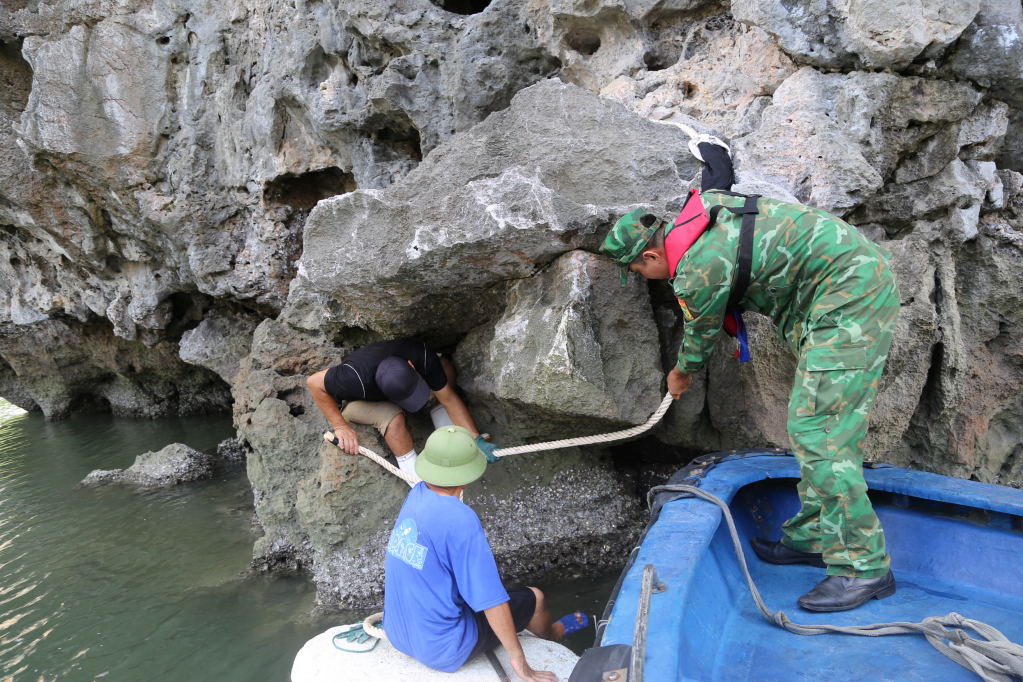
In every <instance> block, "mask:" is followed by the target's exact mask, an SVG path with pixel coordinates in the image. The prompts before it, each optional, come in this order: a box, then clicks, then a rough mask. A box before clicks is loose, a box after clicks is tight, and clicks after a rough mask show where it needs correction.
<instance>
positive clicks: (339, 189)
mask: <svg viewBox="0 0 1023 682" xmlns="http://www.w3.org/2000/svg"><path fill="white" fill-rule="evenodd" d="M356 188H357V187H356V184H355V177H354V176H353V175H352V174H351V173H346V172H344V171H343V170H341V169H340V168H337V167H331V168H322V169H320V170H315V171H310V172H308V173H302V174H300V175H296V174H294V173H285V174H284V175H279V176H278V177H276V178H274V179H273V180H271V181H270V182H268V183H267V185H266V189H265V190H264V192H263V196H264V198H265V199H266V201H267V202H268V203H271V204H278V205H284V206H289V207H291V208H292V209H293V210H296V211H308V210H310V209H312V207H313V206H315V205H316V203H317V202H319V201H320V200H321V199H327V198H329V197H333V196H337V195H338V194H346V193H348V192H353V191H355V189H356Z"/></svg>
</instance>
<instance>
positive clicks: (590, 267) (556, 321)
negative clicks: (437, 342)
mask: <svg viewBox="0 0 1023 682" xmlns="http://www.w3.org/2000/svg"><path fill="white" fill-rule="evenodd" d="M618 273H619V270H618V267H617V266H616V265H615V264H614V263H612V262H611V261H610V260H609V259H607V258H601V257H598V256H595V255H593V254H590V253H586V252H584V251H572V252H570V253H567V254H565V255H564V256H561V257H560V258H559V259H558V260H556V261H554V263H552V264H551V265H550V266H548V267H547V268H546V269H545V270H543V271H542V272H541V273H539V274H538V275H535V276H533V277H531V278H528V279H524V280H521V281H519V282H517V283H516V284H515V285H514V286H512V287H511V288H510V289H509V291H508V297H507V303H506V305H505V309H504V314H503V315H502V316H501V318H500V319H499V320H498V321H497V323H496V324H494V325H485V326H483V327H479V328H477V329H474V330H472V331H470V332H469V334H468V335H467V336H466V338H465V339H464V340H463V341H462V342H461V343H460V344H459V346H458V352H457V353H456V354H455V362H456V363H457V365H458V366H459V368H460V369H461V378H460V386H461V387H462V388H463V389H465V391H466V393H467V394H468V395H469V397H470V399H471V400H472V401H473V402H474V403H477V404H479V405H480V406H482V407H484V408H485V412H486V413H487V414H488V415H489V416H490V417H491V418H492V419H493V420H494V421H495V422H496V424H495V425H494V427H493V428H492V427H491V426H489V425H488V426H487V427H486V428H487V430H490V431H494V433H495V434H496V435H498V436H499V437H500V439H501V442H502V443H504V442H507V441H508V439H513V440H515V441H521V440H523V439H524V438H526V437H535V438H549V437H552V436H555V435H559V436H560V435H564V434H573V435H585V433H586V432H588V431H600V430H603V431H609V430H612V429H614V428H615V426H619V425H623V424H639V423H642V422H644V421H646V419H647V417H649V416H650V414H651V413H652V412H653V411H654V410H655V409H657V405H658V404H659V403H660V399H661V396H662V395H663V394H662V393H661V391H660V388H661V385H662V382H663V374H662V372H661V368H660V361H659V357H658V354H659V351H658V346H657V328H656V326H655V325H654V319H653V315H652V312H651V307H650V296H649V294H648V292H647V287H646V283H645V282H643V281H641V280H640V278H638V277H637V276H636V275H631V276H630V278H629V282H628V286H626V287H622V285H621V281H620V279H619V274H618Z"/></svg>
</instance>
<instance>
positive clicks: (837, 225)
mask: <svg viewBox="0 0 1023 682" xmlns="http://www.w3.org/2000/svg"><path fill="white" fill-rule="evenodd" d="M700 197H701V199H702V200H703V204H704V206H705V207H706V209H707V210H708V211H709V210H710V208H711V207H712V206H716V205H718V204H724V205H726V206H742V205H743V202H744V201H745V200H744V199H743V198H742V197H735V196H730V195H728V194H724V193H721V192H718V191H716V190H710V191H707V192H704V193H702V194H701V195H700ZM757 209H758V210H759V214H758V215H757V217H756V231H755V238H754V242H753V267H752V272H751V276H750V284H749V288H748V289H747V290H746V295H745V297H744V298H743V300H742V307H743V308H744V309H746V310H753V311H755V312H759V313H763V314H764V315H768V316H770V317H772V318H774V321H775V323H776V324H777V325H778V337H779V338H780V339H781V340H782V341H784V342H785V343H787V344H788V345H789V348H791V349H792V352H793V353H794V354H797V355H798V354H799V348H800V342H801V340H802V338H803V336H804V334H805V333H806V331H807V330H808V328H812V325H813V324H814V323H815V322H816V321H817V320H819V319H820V318H821V316H823V315H825V314H826V313H828V312H829V311H831V310H834V309H835V308H838V307H839V306H841V305H843V304H844V303H846V302H848V301H851V300H854V299H857V298H861V297H864V296H868V295H870V293H871V291H872V290H873V289H874V288H876V287H877V286H878V285H880V284H881V283H882V282H884V281H886V279H890V278H891V271H890V270H889V269H888V259H889V257H890V256H891V254H889V253H888V252H887V251H885V250H884V249H882V248H881V247H879V246H877V245H876V244H874V243H873V242H871V241H870V240H868V239H867V238H866V237H864V236H863V235H861V234H860V233H859V231H858V230H857V229H856V228H854V227H852V226H851V225H849V224H848V223H846V222H844V221H842V220H840V219H839V218H836V217H835V216H833V215H831V214H829V213H825V212H824V211H821V210H820V209H816V208H809V207H807V206H800V205H798V204H790V203H787V202H784V201H777V200H775V199H767V198H761V199H759V200H758V202H757ZM741 224H742V216H739V215H735V214H733V213H731V212H730V211H727V210H722V211H720V213H719V214H718V219H717V223H716V224H715V225H714V226H713V227H712V228H711V229H709V230H707V231H706V232H704V233H703V235H701V236H700V238H699V239H698V240H697V241H696V243H695V244H693V245H692V247H690V248H689V250H688V251H687V252H686V254H685V255H684V256H683V257H682V259H681V260H680V261H679V263H678V267H677V268H676V270H675V277H674V278H672V287H673V289H674V290H675V296H676V297H677V298H678V301H679V304H680V305H681V306H682V314H683V316H684V317H685V320H686V328H685V338H684V339H683V341H682V345H681V346H680V347H679V350H678V366H679V369H680V370H681V371H683V372H685V373H687V374H689V373H692V372H694V371H696V370H698V369H700V368H701V367H703V366H705V365H706V364H707V362H708V361H709V360H710V356H711V352H712V351H713V350H714V344H715V343H717V339H718V336H719V335H720V334H721V325H722V323H723V321H724V315H725V306H726V304H727V302H728V294H729V291H730V290H731V282H732V276H733V272H734V270H735V260H736V256H737V253H738V244H739V227H740V225H741Z"/></svg>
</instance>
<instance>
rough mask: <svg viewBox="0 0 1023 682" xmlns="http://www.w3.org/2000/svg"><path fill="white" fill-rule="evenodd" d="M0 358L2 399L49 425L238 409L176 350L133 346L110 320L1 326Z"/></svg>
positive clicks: (164, 345) (166, 345)
mask: <svg viewBox="0 0 1023 682" xmlns="http://www.w3.org/2000/svg"><path fill="white" fill-rule="evenodd" d="M0 356H3V358H4V360H5V363H4V366H3V367H2V368H0V376H2V377H3V379H2V381H3V382H4V383H3V390H4V393H3V394H2V395H3V396H4V397H5V398H6V399H8V400H10V401H11V402H14V403H15V404H17V405H19V406H21V407H24V408H25V409H33V407H32V406H33V405H34V406H35V407H34V409H41V410H42V411H43V414H44V415H45V416H46V418H47V419H61V418H64V417H66V416H68V415H69V414H70V413H71V412H72V411H95V410H109V411H111V412H113V413H114V414H115V415H117V416H119V417H150V418H151V417H163V416H168V415H189V414H204V413H209V412H223V411H226V410H228V409H230V405H231V394H230V389H229V388H228V387H227V385H226V384H225V383H224V382H223V381H222V380H221V379H220V378H219V377H217V376H216V375H215V374H213V373H212V372H210V371H209V370H206V369H203V368H201V367H193V366H191V365H186V364H184V363H183V362H181V360H180V359H179V358H178V348H177V344H175V343H172V342H169V341H162V342H160V343H157V344H156V345H154V346H152V347H146V345H145V344H144V343H142V342H141V341H126V340H124V339H121V338H119V337H117V336H116V335H114V334H113V333H111V329H110V324H109V323H108V322H107V321H106V320H95V321H93V322H92V323H89V324H80V323H77V322H75V321H73V320H72V321H65V320H46V321H42V322H37V323H34V324H31V325H14V324H6V325H2V326H0ZM7 368H9V369H7ZM2 370H6V371H2Z"/></svg>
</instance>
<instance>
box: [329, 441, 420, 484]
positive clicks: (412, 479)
mask: <svg viewBox="0 0 1023 682" xmlns="http://www.w3.org/2000/svg"><path fill="white" fill-rule="evenodd" d="M323 440H325V441H327V442H328V443H330V444H331V445H337V441H336V439H335V438H334V434H332V433H331V432H330V431H328V432H326V433H325V434H323ZM338 447H340V446H338ZM359 454H360V455H365V456H366V457H369V458H370V459H371V460H373V461H374V462H376V463H377V464H379V465H380V466H382V467H383V468H384V469H387V470H388V471H390V472H391V473H392V474H394V475H395V476H397V477H398V478H400V479H401V480H403V481H405V482H406V483H408V484H409V485H412V486H414V485H415V484H416V483H419V480H420V479H419V477H418V476H414V475H412V474H406V473H405V472H404V471H402V470H401V469H399V468H398V467H396V466H394V465H393V464H391V463H390V462H388V461H387V460H386V459H384V458H383V457H381V456H380V455H378V454H377V453H375V452H373V451H372V450H370V449H369V448H364V447H362V446H361V445H360V446H359Z"/></svg>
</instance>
